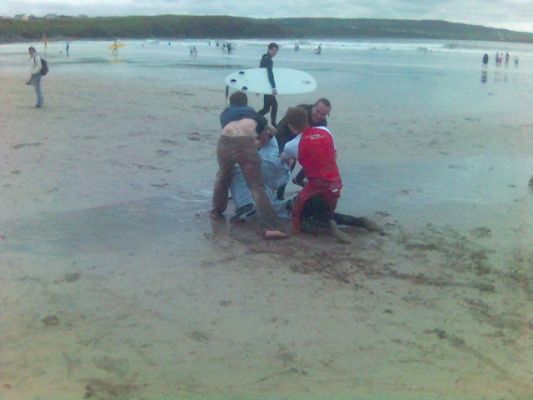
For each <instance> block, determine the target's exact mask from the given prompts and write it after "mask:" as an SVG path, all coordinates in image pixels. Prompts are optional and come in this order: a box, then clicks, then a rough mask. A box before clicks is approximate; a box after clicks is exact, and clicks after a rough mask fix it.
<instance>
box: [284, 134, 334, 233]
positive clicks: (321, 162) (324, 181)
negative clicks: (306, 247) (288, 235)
mask: <svg viewBox="0 0 533 400" xmlns="http://www.w3.org/2000/svg"><path fill="white" fill-rule="evenodd" d="M301 135H302V136H301V139H300V144H299V146H298V161H299V162H300V164H301V165H302V167H303V169H304V172H305V176H306V177H307V180H308V183H307V185H305V187H304V188H303V189H302V191H301V192H300V193H298V196H297V197H296V199H295V201H294V206H293V209H292V223H293V226H294V228H295V230H296V231H297V232H299V231H300V230H301V228H300V222H301V217H302V215H301V214H302V212H303V210H304V207H305V205H306V203H307V202H308V201H309V200H311V199H312V198H315V197H319V198H321V199H322V200H323V203H325V205H326V208H327V214H329V215H328V216H327V217H328V218H334V215H333V214H334V211H335V208H336V207H337V201H338V199H339V197H340V195H341V190H342V180H341V176H340V173H339V168H338V166H337V161H336V160H335V158H336V156H335V145H334V143H333V137H332V136H331V134H330V133H329V132H328V131H327V130H325V129H321V128H313V127H309V128H307V129H305V130H304V131H303V132H302V133H301Z"/></svg>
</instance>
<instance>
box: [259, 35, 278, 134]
mask: <svg viewBox="0 0 533 400" xmlns="http://www.w3.org/2000/svg"><path fill="white" fill-rule="evenodd" d="M278 50H279V46H278V45H277V44H276V43H274V42H272V43H270V44H269V45H268V51H267V52H266V53H265V54H263V57H261V61H260V63H259V68H266V70H267V74H268V81H269V82H270V85H271V86H272V94H265V95H264V103H263V108H262V109H261V110H259V111H258V113H259V114H261V115H265V114H267V113H268V112H269V111H270V123H271V124H272V125H273V126H276V117H277V114H278V101H277V100H276V95H277V94H278V92H277V90H276V81H275V80H274V73H273V72H272V68H274V62H273V61H272V58H273V57H275V56H276V54H278Z"/></svg>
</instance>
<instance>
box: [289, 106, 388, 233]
mask: <svg viewBox="0 0 533 400" xmlns="http://www.w3.org/2000/svg"><path fill="white" fill-rule="evenodd" d="M285 118H286V120H287V125H288V126H289V128H290V130H291V131H292V132H293V133H294V134H296V135H298V136H297V137H296V138H295V139H293V140H292V141H291V142H289V143H287V145H286V146H285V151H284V152H283V154H282V156H281V157H282V159H284V160H286V161H292V162H295V161H296V160H297V161H298V162H299V163H300V164H301V165H302V167H303V170H304V173H305V176H306V177H307V179H308V183H307V184H306V185H305V186H304V188H303V189H302V190H301V191H300V192H299V193H298V195H297V196H296V198H295V200H294V204H293V207H292V216H291V218H292V225H293V228H294V231H295V232H300V231H305V232H310V231H314V229H315V228H316V227H319V226H320V225H322V226H324V225H325V226H324V227H327V228H329V229H330V232H331V233H332V234H333V236H335V237H336V238H337V239H338V240H339V241H341V242H345V243H346V242H349V238H348V237H347V236H346V235H345V234H344V233H343V232H341V231H340V230H339V229H338V224H342V225H353V226H359V227H362V228H364V229H367V230H371V231H376V230H379V228H378V227H377V225H376V224H374V223H373V222H372V221H370V220H367V219H366V218H356V217H352V216H348V215H343V214H338V213H336V212H335V209H336V207H337V202H338V200H339V198H340V195H341V190H342V180H341V175H340V172H339V168H338V166H337V162H336V151H335V144H334V142H333V136H332V134H331V132H330V131H329V130H328V129H327V128H325V127H311V126H310V125H309V116H308V113H307V111H306V110H305V109H304V108H302V107H294V108H289V110H288V111H287V115H286V116H285Z"/></svg>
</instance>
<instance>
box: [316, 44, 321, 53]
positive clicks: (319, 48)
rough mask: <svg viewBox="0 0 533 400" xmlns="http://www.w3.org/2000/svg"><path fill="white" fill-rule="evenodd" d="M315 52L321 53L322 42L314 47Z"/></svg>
mask: <svg viewBox="0 0 533 400" xmlns="http://www.w3.org/2000/svg"><path fill="white" fill-rule="evenodd" d="M315 54H318V55H320V54H322V43H320V44H319V45H318V47H317V48H316V49H315Z"/></svg>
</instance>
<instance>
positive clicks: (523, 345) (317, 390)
mask: <svg viewBox="0 0 533 400" xmlns="http://www.w3.org/2000/svg"><path fill="white" fill-rule="evenodd" d="M53 68H54V66H53V64H52V66H51V73H50V75H49V76H47V77H45V78H44V79H43V87H44V93H45V107H44V108H42V109H35V108H33V107H32V106H33V104H34V103H33V101H34V94H33V91H32V90H31V88H29V87H26V86H25V85H24V81H25V80H26V79H27V76H26V75H27V73H26V72H27V71H26V69H24V68H2V69H0V87H2V96H0V133H1V134H0V163H1V168H0V177H1V178H0V185H1V192H0V235H1V236H0V271H1V275H0V299H1V304H2V307H1V310H0V399H2V400H4V399H5V400H18V399H34V400H36V399H41V400H44V399H81V398H91V399H229V398H231V399H291V400H292V399H325V398H328V399H354V398H360V399H395V400H404V399H405V400H407V399H409V400H412V399H424V400H426V399H450V400H451V399H454V400H457V399H465V400H466V399H479V400H481V399H486V400H492V399H494V400H496V399H497V400H500V399H520V400H522V399H523V400H526V399H531V398H532V396H533V342H532V340H531V337H530V335H531V331H532V329H533V307H532V305H533V302H532V298H533V289H532V287H531V284H530V282H531V281H532V279H533V268H532V266H533V250H532V246H531V244H532V243H533V240H532V233H531V226H532V225H531V223H532V216H531V215H532V204H533V190H532V189H531V188H530V187H528V179H529V177H531V176H533V171H532V170H527V169H526V167H529V166H531V154H532V150H533V140H532V139H533V128H532V127H533V118H532V116H531V113H530V110H531V109H530V108H529V113H528V112H527V111H526V110H528V107H529V106H530V105H531V96H530V97H528V98H526V99H525V104H524V106H523V107H524V108H523V109H513V110H507V111H506V110H502V111H501V113H498V114H494V115H487V116H484V117H483V118H480V117H479V116H478V115H475V114H474V113H469V112H468V111H467V110H465V112H464V113H462V114H454V115H449V116H447V117H443V114H442V113H441V114H438V115H435V116H433V115H427V117H426V118H425V119H424V120H420V119H417V118H414V117H412V116H409V115H403V116H402V117H401V118H402V119H400V120H399V119H398V117H397V115H396V114H392V113H385V112H383V111H382V110H381V109H380V105H379V104H378V103H377V102H376V101H371V100H369V101H365V102H363V101H361V102H359V103H358V104H357V106H355V107H354V104H353V102H351V101H350V99H351V98H350V97H349V96H348V95H347V94H343V93H342V92H339V90H338V88H337V87H334V86H331V87H329V86H327V85H323V86H322V88H321V92H320V93H314V94H312V95H311V96H309V95H301V96H300V95H299V96H294V97H291V98H283V99H281V100H280V110H281V109H286V108H287V107H288V106H289V105H293V104H297V103H300V102H305V101H307V102H309V101H312V100H313V99H314V98H315V96H316V95H318V96H321V97H329V98H331V99H332V102H333V103H334V109H333V111H332V115H331V117H330V127H331V129H332V131H333V132H335V133H336V134H337V136H336V139H337V144H338V146H339V149H341V151H340V152H339V165H340V167H341V170H342V171H343V176H344V177H345V192H344V194H343V198H342V201H341V202H340V203H339V210H340V211H341V212H342V211H346V212H350V213H354V214H357V215H366V216H368V217H370V218H372V219H374V220H375V221H376V222H377V223H378V224H380V226H382V227H383V232H382V233H371V232H366V231H364V230H361V229H345V232H346V233H347V234H348V235H349V237H350V240H351V243H350V244H348V245H343V244H339V243H337V242H335V240H334V239H333V238H331V237H328V236H316V237H315V236H310V235H295V236H292V237H291V238H289V239H288V240H285V241H274V242H269V241H265V240H263V239H262V238H261V237H260V235H259V234H258V233H257V232H258V230H257V229H256V227H255V226H254V223H247V224H237V225H234V224H230V223H229V222H226V221H223V222H221V223H216V222H212V221H211V220H210V219H209V217H208V211H209V207H210V199H211V188H212V183H213V179H214V175H215V172H216V159H215V147H216V143H217V140H218V135H219V130H218V115H219V113H220V111H221V110H222V109H223V107H224V88H223V87H222V86H221V85H220V81H219V80H216V79H213V80H212V81H209V80H206V81H192V82H191V81H188V80H187V79H184V78H183V77H179V78H177V79H174V77H173V76H169V77H168V78H165V79H158V80H150V79H147V78H146V77H141V78H139V79H135V78H132V77H131V76H127V75H114V74H103V75H99V74H95V73H92V72H90V71H89V72H87V73H83V74H81V73H80V72H79V70H68V69H64V70H62V71H61V73H60V74H54V69H53ZM530 93H531V92H530ZM345 100H346V101H345ZM260 101H261V99H260V98H258V97H256V96H253V97H252V98H251V102H252V103H253V104H252V105H254V106H256V105H258V104H259V103H260ZM342 150H345V151H342ZM480 159H483V160H494V164H493V165H492V164H486V163H485V161H483V162H481V161H479V160H480ZM417 163H419V164H417ZM418 165H420V166H421V167H420V168H419V167H417V166H418ZM432 165H433V166H434V167H431V166H432ZM354 166H355V167H356V168H354ZM491 166H492V168H493V169H492V170H491V169H490V168H491ZM426 167H428V169H427V170H425V168H426ZM429 167H431V168H436V169H431V168H429ZM410 168H413V169H414V170H416V172H417V173H421V174H424V173H425V174H427V181H428V182H431V185H430V184H429V183H428V184H427V185H426V184H422V183H420V185H417V184H411V185H410V186H405V184H404V182H403V181H401V178H398V179H396V178H390V179H387V180H385V181H382V180H381V179H382V178H383V177H384V176H391V177H393V176H396V177H398V176H400V175H401V174H403V172H404V171H408V172H409V171H410ZM506 168H507V169H506ZM356 170H357V171H358V172H356ZM442 170H445V171H449V174H450V176H451V177H452V178H450V177H449V176H448V175H446V176H440V175H439V171H442ZM515 170H520V171H521V173H520V174H511V173H509V174H507V173H506V171H515ZM352 171H354V172H353V174H352V173H351V172H352ZM502 171H503V172H502ZM357 174H359V175H368V176H370V177H371V178H369V180H368V181H367V182H366V183H365V182H363V183H362V182H361V181H358V180H357V179H354V178H350V176H359V175H357ZM372 174H374V175H372ZM395 174H396V175H395ZM482 174H483V175H482ZM481 175H482V176H483V179H481V180H480V181H481V182H485V183H486V185H487V186H486V187H483V184H482V183H481V184H479V186H480V187H475V189H476V190H477V192H476V193H478V194H479V193H480V194H481V195H482V196H486V203H479V202H469V201H463V200H461V199H460V200H457V201H451V200H450V201H448V200H447V201H443V202H439V201H434V202H432V201H428V202H427V204H426V205H425V206H424V207H423V208H418V206H417V204H419V203H418V201H419V199H421V198H424V199H425V198H426V197H427V198H430V199H432V198H433V197H436V196H438V195H439V193H440V192H439V190H441V191H442V193H445V192H446V191H449V190H450V186H453V185H455V184H456V183H455V182H460V181H462V180H465V181H466V182H467V183H466V184H465V185H471V184H473V185H474V186H475V185H477V184H478V180H476V179H477V177H478V176H481ZM485 176H488V177H490V176H492V177H494V180H493V181H488V180H485ZM383 179H384V178H383ZM450 182H452V183H450ZM494 187H497V188H498V191H494ZM427 188H434V190H435V192H428V189H427ZM288 190H289V191H290V192H291V193H293V192H295V187H294V186H290V187H289V189H288ZM478 194H476V195H475V196H477V197H479V196H478ZM424 196H426V197H424ZM382 204H383V207H381V205H382ZM376 205H379V206H376ZM229 215H231V212H228V216H229Z"/></svg>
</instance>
